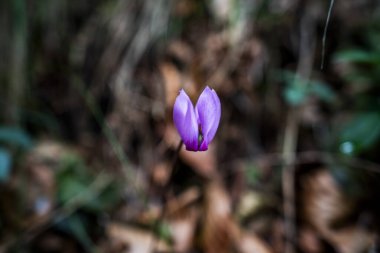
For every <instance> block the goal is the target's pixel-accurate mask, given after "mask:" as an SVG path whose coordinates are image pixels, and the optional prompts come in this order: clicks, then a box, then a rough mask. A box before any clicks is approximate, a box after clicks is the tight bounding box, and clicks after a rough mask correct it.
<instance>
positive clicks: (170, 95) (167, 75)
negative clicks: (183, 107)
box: [160, 62, 182, 108]
mask: <svg viewBox="0 0 380 253" xmlns="http://www.w3.org/2000/svg"><path fill="white" fill-rule="evenodd" d="M160 72H161V75H162V77H163V79H164V84H165V91H166V92H165V94H166V105H167V106H168V107H169V108H171V106H173V104H174V101H175V99H176V97H177V95H178V91H179V90H180V88H181V83H182V76H181V73H180V72H179V70H178V69H177V68H176V67H175V66H174V65H173V64H171V63H168V62H164V63H161V65H160Z"/></svg>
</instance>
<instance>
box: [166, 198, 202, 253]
mask: <svg viewBox="0 0 380 253" xmlns="http://www.w3.org/2000/svg"><path fill="white" fill-rule="evenodd" d="M198 217H199V212H197V209H195V208H194V206H193V207H189V208H186V209H184V210H182V211H180V212H176V215H172V217H169V218H168V225H169V229H170V232H171V235H172V239H173V248H174V251H175V252H189V251H190V250H191V248H192V247H193V246H194V235H195V229H196V225H197V219H198Z"/></svg>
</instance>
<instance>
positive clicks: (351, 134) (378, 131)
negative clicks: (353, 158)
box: [339, 112, 380, 155]
mask: <svg viewBox="0 0 380 253" xmlns="http://www.w3.org/2000/svg"><path fill="white" fill-rule="evenodd" d="M379 137H380V114H379V113H373V112H369V113H363V114H359V115H357V116H356V117H354V118H353V119H352V120H351V121H349V122H348V123H347V124H346V125H345V126H344V127H343V129H342V131H341V132H340V136H339V148H340V151H341V152H342V153H344V154H348V155H351V154H357V153H360V152H361V151H363V150H366V149H368V148H370V147H371V146H372V145H373V144H375V143H376V142H377V141H379Z"/></svg>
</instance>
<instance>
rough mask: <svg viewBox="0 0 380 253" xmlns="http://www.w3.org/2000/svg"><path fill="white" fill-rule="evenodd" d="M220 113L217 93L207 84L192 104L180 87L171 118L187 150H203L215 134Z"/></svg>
mask: <svg viewBox="0 0 380 253" xmlns="http://www.w3.org/2000/svg"><path fill="white" fill-rule="evenodd" d="M220 115H221V106H220V100H219V98H218V95H216V92H215V91H214V90H213V89H210V88H209V87H208V86H207V87H206V88H205V89H204V90H203V92H202V94H201V95H200V96H199V99H198V102H197V105H196V106H195V108H194V106H193V104H192V103H191V101H190V98H189V96H188V95H187V94H186V92H185V91H184V90H183V89H181V90H180V92H179V95H178V96H177V98H176V100H175V103H174V109H173V119H174V124H175V126H176V127H177V130H178V132H179V135H180V136H181V138H182V140H183V143H184V144H185V146H186V149H187V150H190V151H205V150H207V149H208V145H209V144H210V142H211V141H212V139H213V138H214V136H215V133H216V130H217V129H218V125H219V121H220Z"/></svg>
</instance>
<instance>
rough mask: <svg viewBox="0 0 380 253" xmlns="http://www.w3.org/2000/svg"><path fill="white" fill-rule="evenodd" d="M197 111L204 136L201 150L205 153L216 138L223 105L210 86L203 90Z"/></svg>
mask: <svg viewBox="0 0 380 253" xmlns="http://www.w3.org/2000/svg"><path fill="white" fill-rule="evenodd" d="M196 111H197V115H198V122H199V124H200V125H201V128H202V134H203V141H202V143H201V145H200V147H199V150H200V151H204V150H207V148H208V144H209V143H210V142H211V141H212V139H213V138H214V136H215V134H216V130H217V129H218V126H219V122H220V116H221V105H220V100H219V97H218V95H217V94H216V92H215V90H213V89H210V88H209V87H208V86H207V87H206V88H205V89H204V90H203V92H202V94H201V95H200V96H199V99H198V102H197V105H196Z"/></svg>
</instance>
